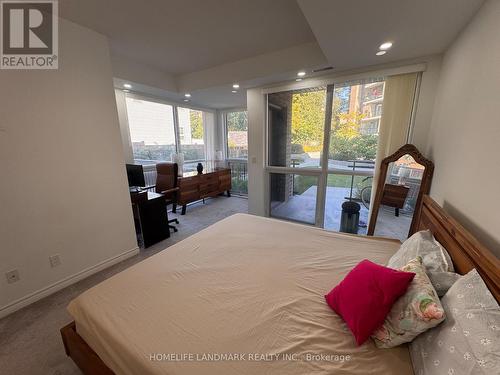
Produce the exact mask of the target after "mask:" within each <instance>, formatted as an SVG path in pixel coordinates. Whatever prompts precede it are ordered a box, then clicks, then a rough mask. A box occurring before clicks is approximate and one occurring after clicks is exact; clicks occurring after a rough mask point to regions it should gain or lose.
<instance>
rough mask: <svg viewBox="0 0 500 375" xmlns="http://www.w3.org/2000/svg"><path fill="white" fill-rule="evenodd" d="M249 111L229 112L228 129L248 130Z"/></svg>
mask: <svg viewBox="0 0 500 375" xmlns="http://www.w3.org/2000/svg"><path fill="white" fill-rule="evenodd" d="M247 116H248V115H247V111H240V112H229V113H228V114H227V129H228V130H230V131H247V130H248V118H247Z"/></svg>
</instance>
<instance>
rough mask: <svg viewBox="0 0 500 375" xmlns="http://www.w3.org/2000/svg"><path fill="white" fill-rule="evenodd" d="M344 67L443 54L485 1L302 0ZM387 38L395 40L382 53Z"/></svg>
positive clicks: (326, 49)
mask: <svg viewBox="0 0 500 375" xmlns="http://www.w3.org/2000/svg"><path fill="white" fill-rule="evenodd" d="M297 1H298V3H299V5H300V7H301V9H302V12H303V13H304V15H305V17H306V19H307V21H308V22H309V25H310V26H311V28H312V30H313V32H314V35H315V36H316V40H317V41H318V43H319V45H320V47H321V50H322V51H323V53H324V54H325V56H326V58H327V59H328V62H329V63H330V64H331V65H333V66H335V68H336V69H338V70H343V69H353V68H358V67H365V66H369V65H375V64H380V63H386V62H393V61H398V60H403V59H410V58H414V57H420V56H429V55H433V54H438V53H442V52H444V51H445V49H446V48H447V47H448V46H449V45H450V44H451V42H452V41H453V40H454V39H455V38H456V37H457V34H458V33H459V32H460V31H461V30H462V29H463V28H464V27H465V25H466V24H467V23H468V22H469V20H470V19H471V18H472V16H473V15H474V14H475V13H476V12H477V11H478V10H479V8H480V7H481V5H482V4H483V2H484V0H438V1H437V0H377V1H374V0H297ZM385 41H391V42H393V43H394V45H393V48H392V49H391V50H390V51H389V52H388V53H387V54H386V55H384V56H376V55H375V53H376V52H377V51H378V47H379V45H380V44H381V43H383V42H385Z"/></svg>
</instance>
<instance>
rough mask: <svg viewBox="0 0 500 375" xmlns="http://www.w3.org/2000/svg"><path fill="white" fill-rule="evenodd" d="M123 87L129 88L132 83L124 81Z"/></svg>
mask: <svg viewBox="0 0 500 375" xmlns="http://www.w3.org/2000/svg"><path fill="white" fill-rule="evenodd" d="M123 87H125V88H126V89H131V88H132V85H131V84H130V83H124V84H123Z"/></svg>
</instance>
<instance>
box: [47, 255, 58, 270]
mask: <svg viewBox="0 0 500 375" xmlns="http://www.w3.org/2000/svg"><path fill="white" fill-rule="evenodd" d="M49 261H50V266H51V267H52V268H54V267H57V266H60V265H61V258H59V254H54V255H51V256H50V257H49Z"/></svg>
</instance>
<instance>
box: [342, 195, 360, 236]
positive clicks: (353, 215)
mask: <svg viewBox="0 0 500 375" xmlns="http://www.w3.org/2000/svg"><path fill="white" fill-rule="evenodd" d="M360 210H361V206H360V205H359V204H358V203H356V202H352V201H347V202H344V203H342V216H341V218H340V231H341V232H344V233H354V234H358V229H359V211H360Z"/></svg>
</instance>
